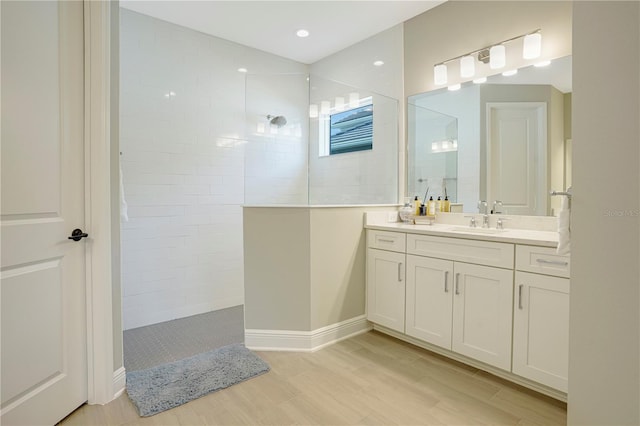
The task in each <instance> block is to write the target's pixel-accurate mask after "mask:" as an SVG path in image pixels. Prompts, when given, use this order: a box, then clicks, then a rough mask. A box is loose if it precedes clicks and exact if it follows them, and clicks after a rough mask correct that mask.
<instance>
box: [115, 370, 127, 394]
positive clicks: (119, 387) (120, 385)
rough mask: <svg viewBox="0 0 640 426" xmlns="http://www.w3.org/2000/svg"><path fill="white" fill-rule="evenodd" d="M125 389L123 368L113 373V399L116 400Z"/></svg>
mask: <svg viewBox="0 0 640 426" xmlns="http://www.w3.org/2000/svg"><path fill="white" fill-rule="evenodd" d="M126 387H127V373H126V370H125V369H124V367H120V368H118V369H117V370H116V371H114V372H113V399H116V398H117V397H119V396H120V395H122V393H123V392H124V391H125V389H126Z"/></svg>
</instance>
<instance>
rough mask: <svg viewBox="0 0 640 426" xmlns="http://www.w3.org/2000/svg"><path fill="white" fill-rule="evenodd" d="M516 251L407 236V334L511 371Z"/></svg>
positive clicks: (494, 245)
mask: <svg viewBox="0 0 640 426" xmlns="http://www.w3.org/2000/svg"><path fill="white" fill-rule="evenodd" d="M513 251H514V249H513V244H505V243H494V242H487V241H477V240H465V239H459V238H446V237H432V236H426V235H412V234H409V235H407V253H408V254H407V286H406V288H407V294H406V314H407V315H406V334H407V335H409V336H412V337H415V338H418V339H421V340H424V341H426V342H429V343H432V344H434V345H437V346H440V347H442V348H445V349H448V350H453V351H454V352H457V353H459V354H462V355H466V356H469V357H471V358H474V359H477V360H478V361H482V362H484V363H486V364H489V365H493V366H495V367H498V368H502V369H504V370H510V369H511V331H512V328H511V323H512V322H511V321H512V317H511V301H512V297H513V269H512V268H513ZM425 255H427V256H428V257H427V256H425ZM468 262H474V263H468ZM487 264H489V265H497V266H502V267H504V268H505V269H503V268H497V267H493V266H486V265H487ZM506 268H509V269H506Z"/></svg>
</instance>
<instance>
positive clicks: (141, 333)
mask: <svg viewBox="0 0 640 426" xmlns="http://www.w3.org/2000/svg"><path fill="white" fill-rule="evenodd" d="M123 334H124V367H125V369H126V370H127V371H136V370H144V369H147V368H151V367H155V366H158V365H161V364H166V363H168V362H173V361H177V360H179V359H183V358H188V357H190V356H193V355H196V354H199V353H203V352H209V351H211V350H213V349H216V348H220V347H222V346H226V345H230V344H232V343H243V342H244V307H243V306H242V305H240V306H234V307H231V308H226V309H221V310H218V311H212V312H207V313H204V314H200V315H194V316H191V317H186V318H180V319H176V320H172V321H166V322H162V323H158V324H152V325H147V326H145V327H139V328H133V329H130V330H125V331H124V333H123Z"/></svg>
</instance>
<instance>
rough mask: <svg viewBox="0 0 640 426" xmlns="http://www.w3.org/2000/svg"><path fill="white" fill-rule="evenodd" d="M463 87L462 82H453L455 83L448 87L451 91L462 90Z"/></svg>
mask: <svg viewBox="0 0 640 426" xmlns="http://www.w3.org/2000/svg"><path fill="white" fill-rule="evenodd" d="M461 87H462V85H461V84H460V83H458V84H453V85H451V86H449V87H447V89H448V90H449V91H450V92H455V91H456V90H460V88H461Z"/></svg>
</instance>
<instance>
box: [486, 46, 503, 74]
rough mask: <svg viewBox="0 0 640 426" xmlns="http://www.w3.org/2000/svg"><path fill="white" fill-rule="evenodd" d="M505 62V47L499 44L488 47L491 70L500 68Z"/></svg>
mask: <svg viewBox="0 0 640 426" xmlns="http://www.w3.org/2000/svg"><path fill="white" fill-rule="evenodd" d="M506 63H507V57H506V49H505V47H504V46H503V45H501V44H499V45H497V46H493V47H492V48H491V49H489V66H490V67H491V69H492V70H495V69H498V68H502V67H504V66H505V65H506Z"/></svg>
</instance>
